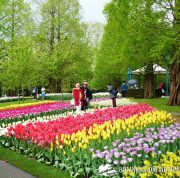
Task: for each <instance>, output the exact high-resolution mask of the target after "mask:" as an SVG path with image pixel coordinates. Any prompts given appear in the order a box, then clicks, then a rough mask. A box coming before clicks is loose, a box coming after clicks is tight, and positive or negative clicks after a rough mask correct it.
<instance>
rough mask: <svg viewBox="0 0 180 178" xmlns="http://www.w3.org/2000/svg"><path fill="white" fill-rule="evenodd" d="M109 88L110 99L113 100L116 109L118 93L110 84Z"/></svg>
mask: <svg viewBox="0 0 180 178" xmlns="http://www.w3.org/2000/svg"><path fill="white" fill-rule="evenodd" d="M107 88H108V92H109V94H110V97H111V99H112V106H113V107H116V98H117V93H118V91H117V90H115V89H114V88H113V86H112V85H111V84H108V85H107Z"/></svg>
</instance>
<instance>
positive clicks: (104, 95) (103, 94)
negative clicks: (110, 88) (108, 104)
mask: <svg viewBox="0 0 180 178" xmlns="http://www.w3.org/2000/svg"><path fill="white" fill-rule="evenodd" d="M117 96H118V97H121V94H120V93H118V94H117ZM109 97H110V95H109V93H108V92H99V93H94V94H93V98H109Z"/></svg>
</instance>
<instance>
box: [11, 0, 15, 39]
mask: <svg viewBox="0 0 180 178" xmlns="http://www.w3.org/2000/svg"><path fill="white" fill-rule="evenodd" d="M11 8H12V9H11V41H14V36H15V2H14V1H12V4H11Z"/></svg>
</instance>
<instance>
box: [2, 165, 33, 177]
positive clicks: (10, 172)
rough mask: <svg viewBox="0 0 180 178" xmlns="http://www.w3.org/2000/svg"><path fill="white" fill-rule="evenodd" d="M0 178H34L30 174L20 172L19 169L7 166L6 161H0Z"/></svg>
mask: <svg viewBox="0 0 180 178" xmlns="http://www.w3.org/2000/svg"><path fill="white" fill-rule="evenodd" d="M0 178H36V177H34V176H32V175H31V174H28V173H26V172H24V171H22V170H21V169H19V168H16V167H15V166H13V165H11V164H9V163H8V162H6V161H0Z"/></svg>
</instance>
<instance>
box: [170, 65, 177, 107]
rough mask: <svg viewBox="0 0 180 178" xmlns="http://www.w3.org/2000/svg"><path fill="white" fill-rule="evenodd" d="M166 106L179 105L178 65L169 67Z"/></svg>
mask: <svg viewBox="0 0 180 178" xmlns="http://www.w3.org/2000/svg"><path fill="white" fill-rule="evenodd" d="M168 105H170V106H174V105H180V63H175V62H174V63H173V64H172V65H171V66H170V97H169V101H168Z"/></svg>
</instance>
